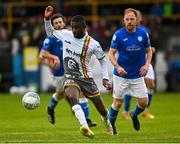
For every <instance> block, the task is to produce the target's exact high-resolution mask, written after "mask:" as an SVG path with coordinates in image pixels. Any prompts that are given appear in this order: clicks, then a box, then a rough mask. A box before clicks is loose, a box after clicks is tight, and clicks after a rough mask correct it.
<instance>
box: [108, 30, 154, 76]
mask: <svg viewBox="0 0 180 144" xmlns="http://www.w3.org/2000/svg"><path fill="white" fill-rule="evenodd" d="M149 47H151V46H150V40H149V36H148V33H147V32H145V31H144V30H143V29H141V28H138V27H137V28H136V31H135V32H132V33H129V32H128V31H127V30H126V29H125V27H123V28H121V29H119V30H118V31H116V32H115V34H114V35H113V38H112V42H111V48H114V49H117V51H118V53H119V55H118V58H117V62H118V64H119V65H120V66H121V67H123V68H124V69H125V71H126V72H127V74H126V75H123V76H122V75H119V73H118V72H117V70H116V69H114V71H113V73H114V74H115V75H117V76H120V77H123V78H127V79H134V78H139V77H142V76H141V74H140V68H141V67H142V66H143V65H144V64H145V62H146V48H149Z"/></svg>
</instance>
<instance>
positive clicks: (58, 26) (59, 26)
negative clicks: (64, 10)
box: [53, 17, 65, 30]
mask: <svg viewBox="0 0 180 144" xmlns="http://www.w3.org/2000/svg"><path fill="white" fill-rule="evenodd" d="M53 27H54V29H56V30H61V29H63V28H64V27H65V23H64V21H63V19H62V18H61V17H59V18H56V19H54V20H53Z"/></svg>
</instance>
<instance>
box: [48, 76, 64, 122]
mask: <svg viewBox="0 0 180 144" xmlns="http://www.w3.org/2000/svg"><path fill="white" fill-rule="evenodd" d="M62 78H63V77H53V85H54V86H55V87H56V92H55V93H54V94H53V95H52V97H51V100H50V103H49V105H48V107H47V113H48V120H49V122H50V123H51V124H54V123H55V112H54V111H55V107H56V106H57V104H58V102H59V101H60V100H61V99H62V98H64V94H63V86H62Z"/></svg>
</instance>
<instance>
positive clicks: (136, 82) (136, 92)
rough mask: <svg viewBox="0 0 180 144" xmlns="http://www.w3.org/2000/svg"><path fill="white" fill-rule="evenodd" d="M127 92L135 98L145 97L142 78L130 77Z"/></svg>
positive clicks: (145, 89)
mask: <svg viewBox="0 0 180 144" xmlns="http://www.w3.org/2000/svg"><path fill="white" fill-rule="evenodd" d="M129 82H130V86H129V93H130V95H131V96H134V97H137V98H147V97H148V95H147V88H146V84H145V81H144V78H143V77H141V78H137V79H132V80H130V81H129Z"/></svg>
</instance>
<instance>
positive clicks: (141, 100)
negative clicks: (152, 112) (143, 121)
mask: <svg viewBox="0 0 180 144" xmlns="http://www.w3.org/2000/svg"><path fill="white" fill-rule="evenodd" d="M130 86H131V87H130V88H131V89H130V93H132V95H133V96H135V97H137V98H138V103H137V105H136V107H135V109H134V110H133V111H132V112H131V118H132V120H133V126H134V128H135V130H139V129H140V123H139V120H138V115H139V114H140V113H142V112H143V111H144V110H145V108H146V107H147V104H148V95H147V89H146V85H145V82H144V78H142V77H141V78H138V79H134V80H133V81H132V82H131V85H130Z"/></svg>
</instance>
